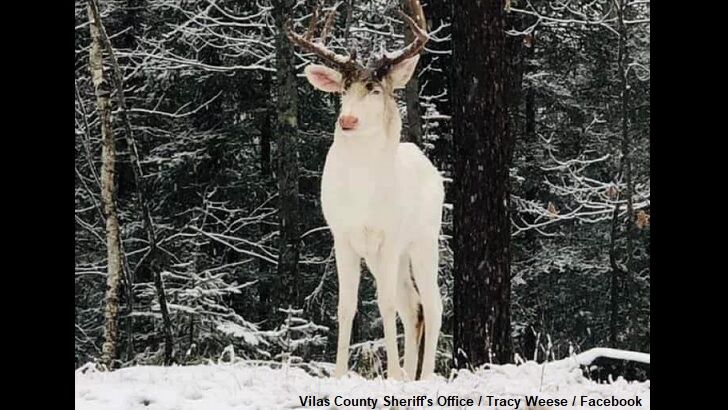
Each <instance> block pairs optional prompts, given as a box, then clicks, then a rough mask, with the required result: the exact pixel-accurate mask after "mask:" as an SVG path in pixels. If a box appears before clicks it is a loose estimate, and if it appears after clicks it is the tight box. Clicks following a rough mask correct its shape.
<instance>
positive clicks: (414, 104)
mask: <svg viewBox="0 0 728 410" xmlns="http://www.w3.org/2000/svg"><path fill="white" fill-rule="evenodd" d="M402 3H403V4H402V6H403V7H404V8H405V9H407V10H408V9H409V7H408V5H409V1H407V0H403V1H402ZM408 12H409V15H412V14H411V13H412V11H411V10H408ZM425 24H427V22H425ZM403 27H404V42H405V44H409V43H411V42H412V40H414V34H413V33H412V30H410V28H409V26H408V25H406V24H405V25H403ZM404 100H405V103H406V105H407V128H406V129H405V136H404V141H405V142H411V143H414V144H415V145H417V146H418V147H420V148H422V117H421V116H420V82H419V79H418V78H417V73H415V75H413V76H412V79H410V81H409V82H408V83H407V85H406V86H405V89H404Z"/></svg>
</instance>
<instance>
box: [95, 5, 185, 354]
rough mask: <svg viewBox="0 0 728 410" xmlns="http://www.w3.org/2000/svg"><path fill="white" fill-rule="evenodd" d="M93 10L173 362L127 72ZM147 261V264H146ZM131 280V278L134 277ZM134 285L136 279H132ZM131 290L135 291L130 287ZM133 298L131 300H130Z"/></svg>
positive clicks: (97, 14) (148, 268)
mask: <svg viewBox="0 0 728 410" xmlns="http://www.w3.org/2000/svg"><path fill="white" fill-rule="evenodd" d="M88 4H89V10H90V11H91V13H92V15H93V20H94V21H95V23H96V28H97V30H98V34H99V39H100V40H101V41H102V43H103V45H104V46H105V48H106V50H107V52H108V53H109V56H110V59H111V63H112V67H113V73H114V75H113V78H114V85H115V87H116V95H117V98H118V100H119V107H120V116H121V119H122V122H123V124H124V132H125V134H126V143H127V146H128V150H129V157H130V164H131V168H132V175H133V178H134V185H135V186H136V199H137V205H138V207H139V209H140V210H141V211H142V220H143V225H144V230H145V231H146V233H147V242H148V243H149V251H148V252H147V255H146V258H144V259H142V261H140V262H139V264H140V265H139V266H137V269H139V268H140V267H141V266H144V267H145V268H146V269H147V270H148V271H151V272H152V274H153V276H154V287H155V288H156V290H157V300H158V303H159V309H160V311H161V314H162V322H163V327H162V329H163V334H164V341H165V343H164V364H165V365H170V364H172V350H173V346H172V343H173V342H172V322H171V319H170V317H169V310H168V309H167V298H166V296H165V292H164V282H163V281H162V276H161V268H160V267H159V266H157V263H156V262H157V256H158V253H157V238H156V233H155V228H154V221H153V219H152V213H151V210H150V209H149V203H148V202H147V201H146V199H145V197H146V189H145V184H144V176H143V174H142V168H141V161H140V160H139V153H138V150H137V147H136V142H135V140H134V135H133V133H132V127H131V122H130V121H129V117H128V116H127V106H126V98H125V96H124V76H123V74H122V71H121V67H120V66H119V62H118V61H117V60H116V55H115V54H114V49H113V47H112V45H111V41H110V40H109V37H108V35H107V34H106V29H105V28H104V25H103V22H102V21H101V14H100V13H99V10H98V4H97V2H96V0H89V3H88ZM144 263H146V265H144ZM130 282H131V281H130ZM129 286H130V287H131V286H132V283H129ZM130 292H131V291H130ZM130 302H131V301H130Z"/></svg>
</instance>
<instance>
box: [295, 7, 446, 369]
mask: <svg viewBox="0 0 728 410" xmlns="http://www.w3.org/2000/svg"><path fill="white" fill-rule="evenodd" d="M410 7H411V9H412V10H413V11H414V15H415V19H416V20H417V22H415V21H414V20H413V19H411V18H410V17H409V16H407V15H406V14H404V13H401V14H402V17H403V18H404V19H405V21H406V22H407V23H408V24H409V26H410V28H411V29H412V31H413V32H414V40H413V41H412V43H410V44H409V45H407V46H406V47H405V48H404V49H402V50H400V51H399V52H397V53H390V54H388V55H385V56H383V57H380V58H378V59H374V60H372V61H371V63H370V64H369V65H368V66H367V67H366V68H365V67H364V66H362V65H361V64H359V63H358V62H357V61H356V53H354V52H352V53H351V54H350V56H342V55H337V54H335V53H334V52H333V51H331V50H329V49H328V48H326V46H325V45H324V44H323V43H320V42H314V41H312V40H311V37H312V33H313V31H314V30H315V26H316V21H315V19H316V14H314V17H313V20H312V23H311V25H310V27H311V28H310V29H309V33H307V34H306V35H299V34H297V33H295V32H293V31H292V30H291V28H290V25H289V26H288V36H289V38H290V39H291V41H292V42H294V43H295V44H296V45H298V46H300V47H301V48H303V49H305V50H307V51H310V52H313V53H315V54H317V55H318V56H319V57H321V58H322V59H323V60H324V61H325V62H327V63H328V64H329V65H331V66H333V67H335V69H333V68H329V67H325V66H322V65H313V64H312V65H309V66H307V67H306V69H305V73H306V78H307V79H308V81H309V82H310V83H311V84H312V85H313V86H314V87H315V88H317V89H319V90H322V91H325V92H329V93H338V94H340V95H341V112H340V114H339V118H338V121H337V123H336V129H335V131H334V142H333V144H332V145H331V148H330V149H329V152H328V155H327V156H326V164H325V165H324V171H323V176H322V180H321V203H322V207H323V213H324V217H325V218H326V222H327V223H328V225H329V227H330V228H331V232H332V234H333V237H334V248H335V251H336V268H337V272H338V278H339V304H338V320H339V340H338V346H337V353H336V373H335V375H336V377H341V376H343V375H344V374H345V373H346V372H347V370H348V361H349V343H350V338H351V326H352V321H353V319H354V314H355V312H356V306H357V293H358V288H359V277H360V275H361V265H360V263H361V259H362V258H364V260H365V261H366V264H367V266H368V267H369V270H370V271H371V272H372V274H373V275H374V278H375V279H376V284H377V302H378V304H379V310H380V312H381V315H382V322H383V327H384V340H385V345H386V350H387V376H388V378H391V379H396V380H401V379H403V378H407V379H411V380H413V379H414V378H415V372H416V370H417V358H418V352H419V347H420V344H421V343H423V339H424V355H423V359H422V372H421V378H422V379H424V378H427V377H429V376H430V375H432V373H433V371H434V367H435V351H436V348H437V339H438V336H439V333H440V325H441V322H442V301H441V298H440V290H439V287H438V284H437V272H438V235H439V232H440V224H441V217H442V205H443V200H444V189H443V182H442V178H441V176H440V174H439V172H438V171H437V169H436V168H435V167H434V166H433V165H432V163H431V162H430V161H429V160H428V159H427V157H425V155H424V154H423V153H422V152H421V151H420V150H419V148H417V146H416V145H414V144H411V143H400V142H399V139H400V131H401V128H402V119H401V118H400V115H399V111H398V109H397V103H396V101H395V99H394V90H395V89H399V88H403V87H404V86H405V84H406V83H407V82H408V81H409V79H410V77H411V76H412V73H413V72H414V70H415V67H416V66H417V61H418V60H419V55H418V54H419V52H420V51H421V50H422V49H423V48H424V45H425V43H426V42H427V39H428V36H427V33H426V32H425V31H424V29H423V27H425V23H424V21H425V20H424V15H423V12H422V6H421V5H420V4H419V1H416V0H411V1H410ZM331 20H332V19H331V16H329V18H328V19H327V24H326V27H325V29H324V32H327V31H328V29H329V24H330V22H331ZM323 37H324V39H325V34H324V36H323ZM395 312H396V313H399V317H400V319H401V320H402V323H403V325H404V332H405V333H404V344H405V349H404V371H405V373H404V374H403V373H402V370H403V369H402V367H400V361H399V352H398V350H397V325H396V316H395Z"/></svg>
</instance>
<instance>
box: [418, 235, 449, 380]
mask: <svg viewBox="0 0 728 410" xmlns="http://www.w3.org/2000/svg"><path fill="white" fill-rule="evenodd" d="M410 256H411V260H412V274H413V276H414V279H415V283H416V285H417V290H418V291H419V295H420V302H421V303H422V313H423V316H424V319H425V323H424V326H425V341H424V344H425V348H424V355H423V357H422V373H421V375H420V379H427V378H428V377H430V376H431V375H432V374H433V372H434V370H435V352H436V349H437V339H438V338H439V336H440V326H441V325H442V298H441V296H440V287H439V286H438V284H437V272H438V269H437V268H438V257H439V254H438V246H437V237H436V236H435V238H433V239H423V240H421V241H419V242H416V243H414V244H413V246H412V248H411V249H410Z"/></svg>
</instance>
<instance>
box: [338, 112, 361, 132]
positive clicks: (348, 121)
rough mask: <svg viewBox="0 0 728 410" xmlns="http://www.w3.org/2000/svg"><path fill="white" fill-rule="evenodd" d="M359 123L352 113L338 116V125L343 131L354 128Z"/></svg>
mask: <svg viewBox="0 0 728 410" xmlns="http://www.w3.org/2000/svg"><path fill="white" fill-rule="evenodd" d="M358 123H359V118H357V117H355V116H353V115H342V116H340V117H339V126H340V127H341V129H342V130H344V131H350V130H353V129H354V128H356V125H357V124H358Z"/></svg>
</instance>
